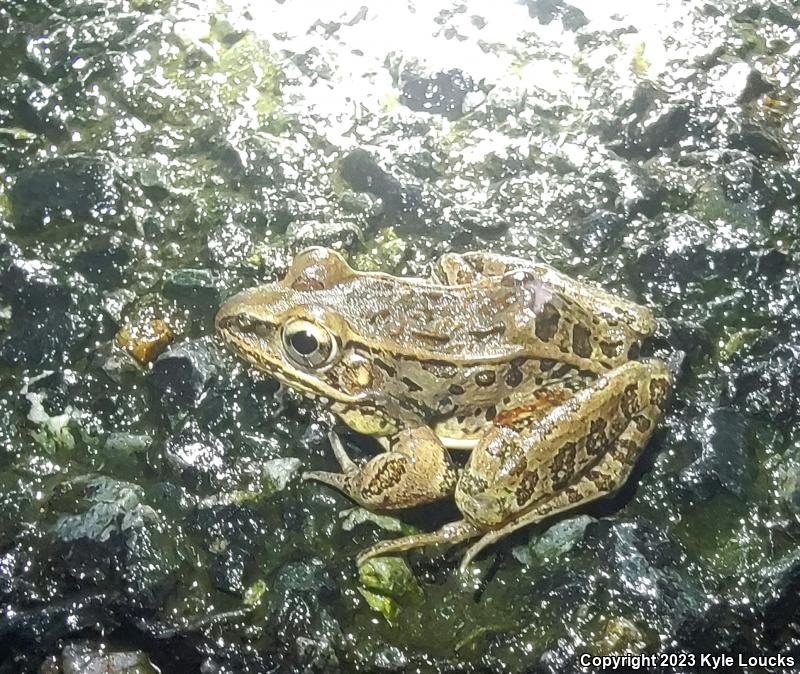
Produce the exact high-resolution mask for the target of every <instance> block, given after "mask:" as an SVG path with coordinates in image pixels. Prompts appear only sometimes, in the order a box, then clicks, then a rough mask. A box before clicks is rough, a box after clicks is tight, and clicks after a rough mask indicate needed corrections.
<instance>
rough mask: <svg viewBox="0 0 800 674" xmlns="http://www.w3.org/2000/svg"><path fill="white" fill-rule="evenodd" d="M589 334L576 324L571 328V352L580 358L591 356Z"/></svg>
mask: <svg viewBox="0 0 800 674" xmlns="http://www.w3.org/2000/svg"><path fill="white" fill-rule="evenodd" d="M591 337H592V335H591V333H590V332H589V331H588V330H587V329H586V328H584V327H583V326H582V325H578V324H577V323H576V324H575V325H573V326H572V350H573V351H574V352H575V353H576V354H577V355H579V356H580V357H581V358H589V357H590V356H591V355H592V343H591V341H590V340H591Z"/></svg>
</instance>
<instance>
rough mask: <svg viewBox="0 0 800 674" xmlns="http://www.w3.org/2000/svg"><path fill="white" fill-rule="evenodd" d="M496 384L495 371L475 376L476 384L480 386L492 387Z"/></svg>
mask: <svg viewBox="0 0 800 674" xmlns="http://www.w3.org/2000/svg"><path fill="white" fill-rule="evenodd" d="M494 382H495V374H494V370H482V371H481V372H478V374H476V375H475V383H476V384H477V385H478V386H491V385H492V384H494Z"/></svg>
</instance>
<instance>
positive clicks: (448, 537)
mask: <svg viewBox="0 0 800 674" xmlns="http://www.w3.org/2000/svg"><path fill="white" fill-rule="evenodd" d="M483 531H485V530H484V529H482V528H481V527H479V526H478V525H476V524H472V522H468V521H467V520H459V521H458V522H450V523H449V524H445V525H444V526H443V527H442V528H441V529H439V530H438V531H434V532H431V533H423V534H413V535H411V536H403V537H402V538H392V539H390V540H387V541H381V542H380V543H376V544H375V545H373V546H372V547H371V548H367V549H366V550H364V552H362V553H361V554H360V555H359V556H358V557H357V558H356V562H357V563H358V564H359V566H360V565H361V564H363V563H364V562H366V561H367V560H368V559H371V558H373V557H380V556H382V555H394V554H396V553H398V552H403V551H405V550H413V549H414V548H421V547H423V546H426V545H439V544H442V543H448V544H449V545H454V544H455V543H460V542H461V541H466V540H468V539H470V538H475V537H476V536H480V535H481V533H483Z"/></svg>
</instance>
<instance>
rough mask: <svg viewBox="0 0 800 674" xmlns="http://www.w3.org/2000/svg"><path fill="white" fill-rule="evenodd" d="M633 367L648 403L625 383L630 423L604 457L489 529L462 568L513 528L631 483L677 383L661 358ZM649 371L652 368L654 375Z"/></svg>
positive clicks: (624, 403) (623, 409)
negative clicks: (631, 393) (633, 395)
mask: <svg viewBox="0 0 800 674" xmlns="http://www.w3.org/2000/svg"><path fill="white" fill-rule="evenodd" d="M633 369H635V370H636V371H638V372H639V373H640V374H641V375H642V380H641V382H640V383H641V387H640V388H639V390H640V391H644V392H645V393H644V394H643V396H642V398H641V399H640V402H641V403H642V404H641V406H639V405H637V403H636V402H634V399H632V398H631V397H630V396H627V397H626V396H625V391H628V390H631V389H629V388H627V387H626V388H625V389H622V391H623V396H622V399H621V402H620V407H621V412H622V414H624V416H625V417H627V419H628V423H627V425H626V426H625V427H624V430H623V431H622V432H621V433H620V434H619V435H618V436H616V437H615V438H613V439H611V440H610V441H609V445H608V449H607V450H606V451H605V452H604V453H603V454H602V455H601V457H600V459H599V460H598V461H597V462H596V463H593V464H590V465H588V466H587V467H586V469H585V470H583V471H582V473H581V474H579V476H578V477H577V478H576V479H575V480H574V481H573V482H572V483H571V484H569V485H567V486H566V487H565V488H563V489H561V490H559V491H557V492H555V493H550V494H545V495H543V496H542V497H541V498H540V499H538V501H534V503H533V505H532V507H531V508H530V509H529V510H527V511H525V512H523V514H521V515H520V516H519V517H517V518H516V519H514V520H512V521H510V522H508V523H506V524H505V525H503V526H501V527H499V528H497V529H494V530H491V531H489V532H488V533H485V534H484V536H483V537H482V538H481V539H480V540H479V541H477V542H476V543H475V544H473V545H472V546H471V547H470V548H469V549H468V550H467V552H466V553H465V555H464V557H463V559H462V561H461V567H460V568H461V571H462V572H464V571H465V570H466V568H467V566H468V565H469V564H470V562H471V561H472V560H473V559H474V558H475V556H476V555H478V553H480V552H481V551H482V550H483V549H484V548H485V547H487V546H489V545H491V544H492V543H495V542H496V541H498V540H500V539H501V538H504V537H505V536H508V534H510V533H511V532H513V531H516V530H517V529H521V528H522V527H526V526H528V525H531V524H535V523H537V522H540V521H541V520H543V519H545V518H547V517H550V516H551V515H556V514H558V513H561V512H564V511H567V510H571V509H572V508H575V507H577V506H578V505H582V504H584V503H589V502H590V501H594V500H595V499H598V498H601V497H603V496H608V495H609V494H613V493H614V492H616V491H617V490H618V489H619V488H620V487H622V485H623V484H625V481H626V480H627V479H628V477H629V475H630V473H631V470H632V469H633V466H634V465H635V463H636V459H637V457H638V455H639V453H640V452H641V450H642V448H643V447H644V446H645V445H646V444H647V441H648V440H649V439H650V436H651V435H652V434H653V431H654V430H655V426H656V422H657V421H658V419H659V417H660V416H661V406H662V405H663V403H664V398H665V396H666V392H667V391H668V390H669V386H670V385H671V375H670V374H669V372H668V371H667V369H666V366H665V365H664V364H663V363H661V362H660V361H649V362H645V363H631V364H629V365H628V366H627V367H626V368H625V370H633ZM642 370H644V372H642ZM617 372H618V373H619V374H620V375H621V378H622V377H625V376H627V375H626V374H625V371H624V370H622V369H618V370H617ZM645 372H649V373H650V374H649V376H648V375H646V374H645ZM609 377H611V378H613V377H614V374H613V373H612V374H611V375H609ZM599 386H600V387H601V389H600V390H601V391H602V388H604V387H605V386H607V384H605V385H604V384H599ZM610 388H613V387H610ZM595 395H596V394H595ZM558 413H559V410H558V409H556V410H554V412H553V414H558Z"/></svg>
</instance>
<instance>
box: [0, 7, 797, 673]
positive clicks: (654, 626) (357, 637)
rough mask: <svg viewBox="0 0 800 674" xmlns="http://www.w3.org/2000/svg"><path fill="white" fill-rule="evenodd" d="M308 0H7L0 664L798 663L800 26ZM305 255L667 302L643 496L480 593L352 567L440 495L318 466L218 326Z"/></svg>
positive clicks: (495, 577)
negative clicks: (341, 486)
mask: <svg viewBox="0 0 800 674" xmlns="http://www.w3.org/2000/svg"><path fill="white" fill-rule="evenodd" d="M317 4H318V5H319V6H318V7H315V8H314V10H313V11H312V10H311V9H309V7H310V6H311V5H310V4H309V3H303V2H301V1H300V0H287V1H285V2H272V1H271V0H270V1H265V2H253V3H252V4H250V5H248V4H247V3H245V2H233V0H229V2H228V3H225V2H212V1H206V0H194V1H189V0H107V1H101V0H68V1H60V0H51V1H50V2H48V1H47V0H30V1H29V0H24V1H23V0H0V35H2V36H3V38H2V46H1V47H0V174H1V175H2V182H0V418H1V419H2V423H0V438H1V440H0V606H2V614H0V673H2V674H7V673H10V672H42V673H45V674H56V673H58V672H63V673H64V674H72V673H78V672H96V671H97V672H99V671H110V672H126V673H131V672H141V673H144V672H153V671H155V668H156V667H158V668H159V669H160V670H161V671H164V672H178V671H180V672H203V673H217V672H219V673H222V672H231V673H232V672H325V673H335V672H571V671H575V669H576V663H577V661H578V658H579V655H580V654H581V653H592V654H609V653H621V652H665V651H685V652H695V653H700V652H714V653H722V654H734V655H736V656H738V654H740V653H741V654H744V655H745V656H756V655H773V656H774V655H778V654H782V655H793V656H794V657H795V658H796V661H798V658H800V627H798V625H799V624H800V601H799V600H800V596H798V595H799V593H800V546H799V545H798V542H800V436H799V435H798V431H797V422H798V417H800V307H799V306H798V303H799V302H800V287H799V280H798V279H799V277H798V253H800V250H799V249H798V236H797V234H798V222H799V221H798V216H799V215H800V178H798V175H799V174H798V157H797V151H798V147H800V145H798V141H800V133H799V129H798V119H800V118H799V117H798V114H797V109H796V108H797V97H798V94H799V93H800V82H798V68H800V58H798V55H800V36H799V35H798V30H800V10H798V9H797V8H796V7H793V3H792V2H789V0H776V1H774V2H773V1H768V0H751V1H749V2H748V1H747V0H744V1H741V2H733V1H728V0H726V1H722V2H715V3H706V2H702V1H698V0H687V1H685V2H678V1H677V0H674V1H672V2H668V3H666V4H661V3H655V2H654V3H643V2H639V3H626V2H623V1H622V0H619V1H618V2H608V3H606V2H604V3H590V2H583V3H582V4H580V5H571V4H568V3H566V2H564V1H563V0H526V1H524V2H519V3H515V2H513V1H512V0H509V1H508V2H504V3H500V2H496V1H495V2H488V0H487V1H484V0H470V1H467V0H463V1H454V2H446V1H443V2H437V3H427V2H422V1H421V0H420V2H412V3H378V2H373V3H371V4H372V6H366V5H365V6H363V7H362V6H361V4H360V3H346V2H343V1H342V2H330V3H325V4H324V5H323V3H317ZM595 5H603V7H602V8H598V7H596V6H595ZM311 244H322V245H328V246H333V247H336V248H338V249H340V250H342V251H344V252H345V253H346V254H348V255H349V256H350V259H351V261H352V263H353V264H354V265H355V266H357V267H359V268H361V269H382V270H385V271H389V272H393V273H397V274H418V273H422V272H424V270H425V266H426V264H427V263H428V262H429V261H430V260H432V259H433V258H435V257H436V256H438V255H440V254H441V253H443V252H446V251H451V250H454V251H464V250H491V251H496V252H502V253H508V254H516V255H520V256H523V257H529V258H535V259H539V260H543V261H546V262H548V263H551V264H553V265H554V266H556V267H558V268H559V269H561V270H562V271H565V272H568V273H570V274H573V275H575V276H577V277H579V278H584V279H589V280H592V281H595V282H599V283H601V284H602V285H603V286H605V287H607V288H609V289H611V290H613V291H616V292H619V293H620V294H622V295H625V296H627V297H630V298H633V299H637V300H639V301H641V302H643V303H646V304H648V305H649V306H651V307H652V308H653V310H654V311H655V313H656V314H657V315H658V316H659V317H660V318H661V319H662V324H661V328H660V331H659V334H658V336H657V337H656V339H654V340H653V341H652V343H651V344H649V345H647V349H648V350H649V351H651V352H659V353H662V354H672V355H671V357H672V358H673V360H674V362H676V363H677V364H678V365H679V368H680V377H679V379H678V384H677V387H676V391H675V395H674V398H673V400H672V402H671V404H670V407H669V409H668V411H667V414H666V416H665V418H664V421H663V423H662V428H661V430H660V431H659V432H658V433H657V435H656V436H655V437H654V439H653V441H652V442H651V443H650V445H649V446H648V448H647V450H646V452H645V456H644V457H643V459H642V461H641V462H640V464H639V466H638V467H637V469H636V472H635V474H634V476H633V479H632V480H631V482H630V483H629V485H628V486H627V487H626V488H625V489H624V490H623V492H622V493H621V494H619V495H618V496H617V497H615V498H614V499H611V500H609V501H605V502H602V503H598V504H596V505H593V506H591V507H587V508H583V509H581V510H580V511H578V512H575V513H571V514H570V515H569V516H567V517H564V518H562V519H560V520H558V521H555V522H547V523H545V524H544V525H543V526H539V527H535V528H531V529H526V530H523V531H520V532H519V533H517V534H515V535H514V536H512V537H510V538H508V539H507V540H505V541H503V542H502V543H500V544H498V545H496V546H494V547H493V548H491V549H490V550H489V551H488V552H487V553H486V554H484V555H482V556H481V557H480V558H479V559H478V560H477V562H476V563H475V564H474V565H473V569H472V573H471V574H470V575H469V576H468V577H467V578H466V579H461V578H460V577H459V576H458V574H457V572H456V570H457V564H458V554H457V553H458V551H457V550H455V551H449V552H448V551H442V550H440V551H438V552H436V553H435V554H430V553H431V552H435V551H429V554H424V553H421V552H413V553H410V554H408V555H407V556H405V557H404V558H402V559H399V558H397V559H393V560H388V561H386V560H384V561H380V562H376V563H374V564H371V565H369V566H367V567H364V568H362V569H360V570H359V569H357V568H356V566H355V564H354V562H353V559H352V558H353V555H354V553H356V552H357V551H358V550H360V549H362V548H363V547H365V546H366V545H368V544H371V543H373V542H375V541H377V540H380V539H383V538H386V537H390V536H396V535H398V532H399V531H408V530H411V529H412V528H419V529H423V530H430V529H433V528H434V527H435V526H437V525H439V524H441V523H442V522H445V521H448V520H450V519H452V518H453V517H454V514H455V513H454V509H453V507H452V506H449V505H448V504H441V505H438V506H435V507H427V508H420V509H417V510H414V511H413V512H409V513H405V514H403V515H402V517H401V518H400V519H395V518H387V517H374V516H371V515H369V514H368V513H365V512H364V511H360V510H358V509H353V506H352V504H351V503H350V502H348V501H347V500H346V499H345V498H343V497H342V496H340V495H338V494H336V493H333V492H332V491H331V490H329V489H327V488H325V487H323V486H321V485H318V484H312V483H301V482H300V481H299V479H298V472H299V471H300V470H301V469H302V468H304V467H310V466H313V467H315V468H323V467H325V466H333V458H332V456H331V452H330V449H329V447H328V445H327V441H326V440H325V433H326V428H327V426H326V423H327V420H326V419H325V418H324V416H321V415H319V414H318V413H316V412H315V411H314V409H313V408H311V407H309V406H307V404H306V403H303V402H302V401H300V400H298V399H297V398H296V397H295V396H293V395H291V394H290V393H287V392H285V391H281V390H279V389H278V387H277V385H276V384H275V383H274V382H272V381H270V380H269V379H266V378H264V377H261V376H258V375H257V374H254V373H253V372H250V371H248V369H247V368H246V367H244V366H243V365H242V364H241V363H238V362H237V361H236V360H235V359H233V358H232V357H231V356H230V355H228V354H227V353H226V352H225V351H224V349H223V348H222V347H221V345H220V344H218V343H217V342H216V341H215V338H214V336H213V330H212V320H213V315H214V312H215V309H216V307H217V306H218V305H219V303H220V301H221V300H222V299H224V298H225V297H227V296H229V295H230V294H231V293H233V292H234V291H236V290H238V289H241V288H244V287H248V286H251V285H254V284H255V283H257V282H260V281H264V280H269V279H274V278H277V277H279V276H281V275H282V273H283V271H284V270H285V268H286V265H287V262H288V260H290V259H291V255H292V253H293V252H294V251H296V250H298V249H300V248H303V247H305V246H308V245H311ZM734 669H735V668H734ZM746 669H749V671H753V672H763V671H778V669H779V668H776V667H770V666H766V667H759V666H753V667H748V668H746ZM684 671H692V668H691V667H687V668H686V669H685V670H684Z"/></svg>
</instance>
